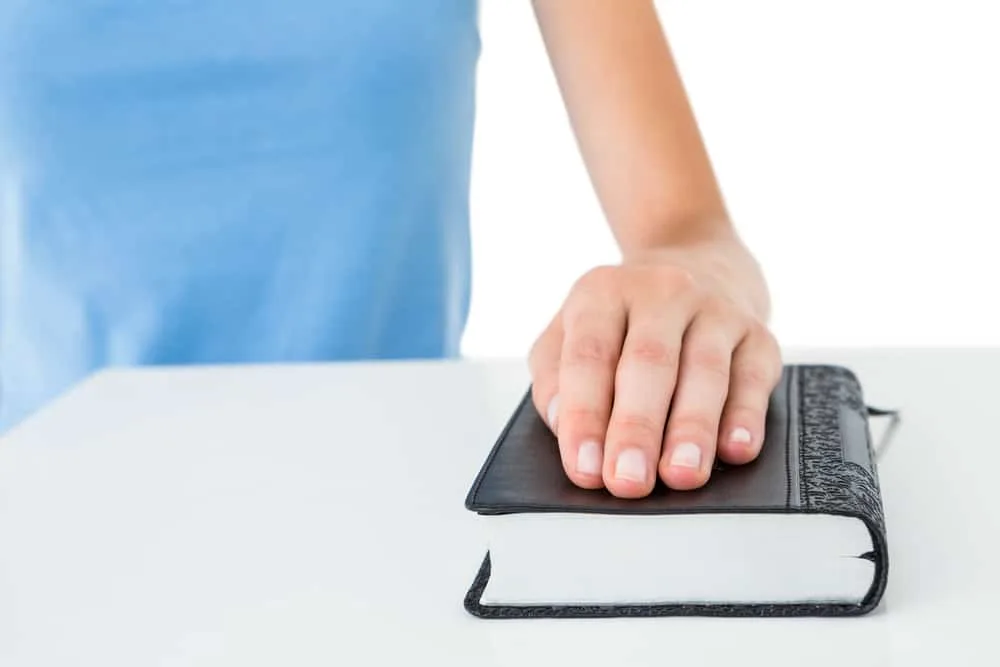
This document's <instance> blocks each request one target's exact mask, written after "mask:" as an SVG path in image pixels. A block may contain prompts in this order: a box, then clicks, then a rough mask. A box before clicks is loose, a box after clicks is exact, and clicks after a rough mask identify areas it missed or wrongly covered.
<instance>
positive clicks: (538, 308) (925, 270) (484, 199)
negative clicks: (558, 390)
mask: <svg viewBox="0 0 1000 667" xmlns="http://www.w3.org/2000/svg"><path fill="white" fill-rule="evenodd" d="M567 1H571V0H567ZM608 1H609V2H610V1H612V0H608ZM614 1H619V0H614ZM658 7H659V9H660V15H661V19H662V21H663V23H664V26H665V29H666V31H667V34H668V36H669V38H670V41H671V44H672V48H673V49H674V52H675V55H676V56H677V58H678V61H679V64H680V68H681V72H682V75H683V76H684V78H685V80H686V82H687V86H688V92H689V94H690V96H691V99H692V103H693V105H694V107H695V110H696V113H697V116H698V119H699V122H700V124H701V126H702V129H703V132H704V134H705V137H706V141H707V143H708V146H709V151H710V153H711V155H712V158H713V161H714V164H715V166H716V170H717V172H718V175H719V178H720V181H721V183H722V187H723V190H724V191H725V195H726V198H727V201H728V204H729V207H730V211H731V213H732V215H733V216H734V218H735V220H736V223H737V225H738V226H739V228H740V230H741V232H742V233H743V234H744V236H745V238H746V239H747V241H748V242H749V243H750V245H751V247H752V248H753V250H754V251H755V253H756V254H757V255H758V257H759V258H760V260H761V262H762V264H763V265H764V268H765V270H766V272H767V276H768V280H769V282H770V285H771V289H772V293H773V296H774V302H775V314H774V319H773V320H772V326H773V329H774V331H775V333H776V335H777V336H778V338H779V340H780V341H781V342H782V344H784V345H793V346H800V345H807V346H808V345H820V346H822V345H836V346H857V345H861V346H863V345H905V346H909V345H986V344H988V345H993V344H998V343H1000V315H998V313H997V293H998V291H1000V265H998V264H997V262H996V261H995V257H996V250H997V248H998V244H997V239H998V237H1000V231H998V230H1000V203H998V196H997V195H998V194H1000V129H998V127H1000V101H998V100H1000V39H998V38H997V30H998V26H1000V9H998V8H997V4H996V3H994V2H992V0H957V1H956V0H952V1H949V2H943V1H941V0H938V1H936V2H928V1H924V0H918V1H915V2H903V1H901V0H900V1H893V2H890V1H887V0H867V1H864V2H862V1H859V0H848V1H844V0H839V1H837V2H834V1H833V0H825V1H823V2H796V1H793V0H756V1H754V2H745V1H743V0H697V1H695V0H670V1H662V0H661V1H660V2H659V3H658ZM481 20H482V24H481V25H482V35H483V54H482V59H481V61H480V70H479V76H480V79H479V81H480V84H479V85H480V89H479V98H478V121H477V130H476V132H477V134H476V147H475V155H474V165H473V189H472V216H473V246H474V248H473V250H474V272H473V281H474V285H473V304H472V313H471V316H470V321H469V325H468V328H467V332H466V337H465V341H464V346H463V348H464V352H465V353H466V354H467V355H469V356H474V357H483V356H485V357H496V356H521V355H523V354H525V352H526V350H527V348H528V346H530V344H531V342H532V341H533V339H534V337H535V335H537V333H538V331H539V330H540V329H541V328H542V327H543V326H544V324H545V323H546V321H547V320H548V319H549V318H550V317H551V316H552V314H553V312H554V311H555V309H556V308H557V307H558V305H559V303H560V301H561V299H562V298H563V296H564V295H565V291H566V289H567V288H568V287H569V285H570V284H571V283H572V281H573V280H574V279H575V278H576V277H577V276H578V275H579V274H580V273H582V272H583V271H585V270H587V269H588V268H589V267H591V266H593V265H595V264H599V263H604V262H613V261H615V260H616V258H617V251H616V248H615V246H614V245H613V242H612V239H611V236H610V233H609V232H608V230H607V228H606V226H605V223H604V220H603V217H602V215H601V212H600V209H599V206H598V203H597V200H596V198H595V196H594V194H593V192H592V189H591V187H590V183H589V180H588V178H587V174H586V171H585V168H584V166H583V164H582V162H581V160H580V158H579V154H578V152H577V149H576V146H575V143H574V139H573V136H572V133H571V130H570V128H569V125H568V122H567V121H566V117H565V112H564V110H563V108H562V105H561V100H560V97H559V92H558V89H557V88H556V84H555V80H554V77H553V74H552V71H551V68H550V66H549V63H548V61H547V59H546V56H545V52H544V48H543V45H542V42H541V38H540V35H539V33H538V28H537V25H536V24H535V22H534V17H533V14H532V11H531V6H530V2H529V0H482V13H481Z"/></svg>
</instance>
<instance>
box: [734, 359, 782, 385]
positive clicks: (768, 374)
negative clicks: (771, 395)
mask: <svg viewBox="0 0 1000 667" xmlns="http://www.w3.org/2000/svg"><path fill="white" fill-rule="evenodd" d="M732 375H733V382H734V383H735V384H737V385H740V386H742V387H745V388H747V389H751V390H754V391H761V392H763V391H769V390H770V389H771V387H772V386H773V385H774V384H775V383H776V380H777V374H776V373H775V371H774V369H773V368H772V367H771V365H770V364H766V363H760V362H750V363H745V364H741V365H740V366H738V367H736V368H734V369H733V371H732Z"/></svg>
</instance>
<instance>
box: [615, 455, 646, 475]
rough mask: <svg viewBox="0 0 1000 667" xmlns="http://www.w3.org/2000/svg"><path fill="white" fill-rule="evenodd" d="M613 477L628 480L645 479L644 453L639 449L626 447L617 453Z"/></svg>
mask: <svg viewBox="0 0 1000 667" xmlns="http://www.w3.org/2000/svg"><path fill="white" fill-rule="evenodd" d="M615 477H617V478H618V479H625V480H628V481H630V482H645V481H646V455H645V454H644V453H643V452H642V450H639V449H626V450H625V451H623V452H622V453H621V454H619V455H618V461H617V462H616V463H615Z"/></svg>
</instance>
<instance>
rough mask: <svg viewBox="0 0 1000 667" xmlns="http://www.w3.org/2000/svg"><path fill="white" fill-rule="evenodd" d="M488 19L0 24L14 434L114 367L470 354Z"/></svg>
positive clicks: (122, 11) (466, 11)
mask: <svg viewBox="0 0 1000 667" xmlns="http://www.w3.org/2000/svg"><path fill="white" fill-rule="evenodd" d="M477 10H478V7H477V2H476V0H419V1H414V2H402V1H400V0H240V1H234V0H4V1H3V2H2V3H0V430H6V429H7V428H8V427H9V426H10V425H11V424H13V423H15V422H17V421H18V420H20V419H22V418H23V417H24V416H25V415H28V414H30V413H31V412H33V411H34V410H36V409H37V408H38V407H39V406H41V405H43V404H44V403H46V402H47V401H49V400H51V399H52V398H53V397H55V396H57V395H58V394H60V393H62V392H63V391H65V390H66V389H67V388H68V387H70V386H71V385H73V384H74V383H76V382H78V381H79V380H81V379H82V378H84V377H85V376H86V375H88V374H89V373H91V372H93V371H95V370H96V369H99V368H102V367H106V366H120V365H146V364H187V363H237V362H273V361H289V362H296V361H311V360H341V359H376V358H383V359H384V358H401V357H407V358H416V357H424V358H426V357H444V356H450V355H454V354H456V353H457V352H458V345H459V339H460V336H461V333H462V329H463V327H464V324H465V319H466V314H467V309H468V300H469V233H468V219H467V218H468V190H469V187H468V186H469V166H470V154H471V141H472V132H473V115H474V83H475V73H476V65H477V60H478V55H479V48H480V43H479V34H478V26H477Z"/></svg>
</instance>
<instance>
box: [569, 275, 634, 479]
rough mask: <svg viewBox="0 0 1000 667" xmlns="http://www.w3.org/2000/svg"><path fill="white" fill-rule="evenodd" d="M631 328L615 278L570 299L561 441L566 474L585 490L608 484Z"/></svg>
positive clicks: (586, 284) (596, 279) (590, 284)
mask: <svg viewBox="0 0 1000 667" xmlns="http://www.w3.org/2000/svg"><path fill="white" fill-rule="evenodd" d="M625 324H626V322H625V306H624V303H623V302H622V299H621V297H620V295H619V294H618V291H617V286H616V285H615V284H614V280H613V279H609V278H607V277H603V276H600V275H599V274H596V275H593V276H592V277H588V278H587V280H585V281H583V282H581V283H580V285H579V286H578V288H577V290H576V291H575V293H574V296H571V297H570V299H568V300H567V303H566V308H565V312H564V316H563V341H562V349H561V354H560V361H559V380H558V385H559V390H558V395H559V398H558V416H557V422H558V423H557V437H558V440H559V449H560V453H561V455H562V461H563V468H564V469H565V471H566V474H567V475H568V476H569V478H570V479H571V480H572V481H573V482H574V483H576V484H578V485H579V486H582V487H584V488H599V487H601V486H602V485H603V480H602V469H603V461H604V439H605V434H606V432H607V426H608V419H609V418H610V415H611V403H612V400H613V396H614V388H615V387H614V379H615V369H616V368H617V365H618V358H619V355H620V353H621V348H622V342H623V339H624V334H625Z"/></svg>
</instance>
